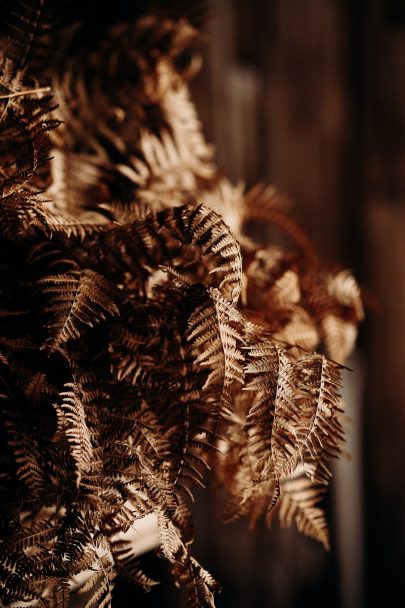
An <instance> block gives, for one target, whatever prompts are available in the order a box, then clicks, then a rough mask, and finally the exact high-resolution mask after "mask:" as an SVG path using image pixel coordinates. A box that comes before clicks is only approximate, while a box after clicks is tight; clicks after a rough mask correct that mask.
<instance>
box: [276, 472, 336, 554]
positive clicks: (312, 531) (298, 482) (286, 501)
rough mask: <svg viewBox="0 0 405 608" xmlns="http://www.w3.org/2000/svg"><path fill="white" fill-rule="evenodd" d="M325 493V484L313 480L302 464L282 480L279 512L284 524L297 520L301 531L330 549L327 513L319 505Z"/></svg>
mask: <svg viewBox="0 0 405 608" xmlns="http://www.w3.org/2000/svg"><path fill="white" fill-rule="evenodd" d="M324 493H325V488H324V486H319V485H317V484H314V483H313V482H311V480H310V479H308V474H307V471H306V470H305V468H304V467H301V466H300V467H298V468H297V469H296V470H295V471H294V473H293V474H291V475H288V476H285V477H283V478H282V480H281V497H280V512H279V514H280V520H281V522H282V524H283V525H285V526H290V525H291V524H292V522H295V524H296V525H297V528H298V530H299V531H300V532H302V533H303V534H306V535H307V536H311V537H312V538H314V539H315V540H318V541H320V542H321V543H322V544H323V546H324V547H325V549H329V533H328V526H327V523H326V518H325V513H324V512H323V511H322V509H320V508H319V506H317V505H318V503H319V501H320V500H321V498H322V496H323V494H324Z"/></svg>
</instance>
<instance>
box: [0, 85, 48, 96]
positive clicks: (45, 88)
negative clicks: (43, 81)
mask: <svg viewBox="0 0 405 608" xmlns="http://www.w3.org/2000/svg"><path fill="white" fill-rule="evenodd" d="M50 90H51V87H41V88H40V89H30V90H29V91H20V92H19V93H7V95H0V99H11V98H12V97H21V95H33V94H34V93H48V92H49V91H50Z"/></svg>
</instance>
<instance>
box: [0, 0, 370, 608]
mask: <svg viewBox="0 0 405 608" xmlns="http://www.w3.org/2000/svg"><path fill="white" fill-rule="evenodd" d="M55 5H56V2H55V1H52V0H50V1H48V0H36V1H35V2H27V1H26V0H13V1H12V2H11V1H6V2H3V3H2V5H1V12H2V15H1V17H2V19H1V27H0V41H1V48H2V53H1V56H0V131H1V140H0V159H1V168H0V170H1V173H0V197H1V198H0V252H1V257H0V270H1V283H0V291H1V298H2V301H1V309H0V368H1V388H0V393H1V394H0V398H1V400H0V405H1V407H0V420H1V423H0V429H1V430H0V432H1V439H2V441H1V452H0V495H1V507H0V526H1V530H2V539H1V542H0V578H1V581H0V597H1V601H2V602H3V605H7V606H37V607H40V606H42V607H51V606H58V607H59V606H68V604H69V581H70V580H71V579H72V577H74V576H76V575H77V574H78V573H80V572H83V571H89V576H88V577H87V581H86V582H85V583H84V585H83V586H82V587H81V589H79V590H78V591H77V593H79V594H82V597H83V605H85V606H86V608H92V607H96V606H99V607H105V606H110V605H111V598H112V589H113V584H114V578H115V576H116V575H117V573H118V574H119V575H122V576H126V577H129V578H130V579H131V580H133V581H135V582H136V583H139V584H141V585H143V586H144V587H145V588H149V587H150V586H151V585H153V584H154V581H153V580H150V579H149V578H148V576H147V575H146V574H145V573H144V572H143V571H142V568H141V565H140V563H139V560H138V558H137V556H136V555H134V551H133V548H132V547H131V543H130V542H129V541H128V542H126V541H123V540H122V538H121V539H120V536H119V535H120V534H122V533H125V532H127V531H128V530H130V528H131V526H133V525H134V523H135V522H136V521H138V520H139V519H141V518H143V517H144V516H145V515H147V514H150V513H154V514H155V516H156V518H157V526H158V533H159V540H160V550H159V551H160V554H161V555H162V556H163V557H164V558H165V559H166V560H168V562H169V563H170V568H171V571H172V573H173V576H174V577H175V578H176V579H177V581H179V582H180V584H182V585H185V586H186V587H187V588H188V589H189V605H190V606H196V607H197V606H214V599H213V592H214V590H215V588H216V583H215V581H214V580H213V578H212V577H211V576H210V575H209V574H208V573H207V572H206V570H204V569H203V568H202V566H200V564H199V563H198V562H197V561H196V560H195V559H194V558H193V557H192V555H191V552H190V545H191V543H192V539H193V530H192V522H191V518H190V514H189V509H188V500H189V498H190V495H192V492H193V487H194V486H195V484H199V485H201V484H203V483H204V479H205V472H206V470H207V469H208V468H212V469H213V472H214V474H215V475H216V476H217V477H218V478H219V479H220V480H221V482H222V483H223V485H224V487H225V488H226V490H227V492H228V495H229V501H228V506H227V509H226V517H227V519H232V518H235V517H239V516H241V515H243V516H247V517H248V518H250V520H251V522H254V521H255V520H256V519H257V518H258V517H259V516H260V515H261V514H263V513H265V514H266V517H268V518H270V516H273V513H275V512H277V511H278V513H279V515H280V517H281V519H282V521H283V522H285V523H290V522H291V521H295V522H296V524H297V526H298V528H299V529H300V530H302V532H304V533H306V534H309V535H311V536H313V537H314V538H316V539H318V540H320V541H321V542H322V543H323V544H324V545H325V546H328V534H327V528H326V523H325V519H324V515H323V512H322V510H321V509H320V508H319V506H318V502H319V499H320V497H321V495H322V493H323V489H324V488H325V485H326V484H327V482H328V480H329V477H330V472H329V468H328V462H329V460H330V458H331V457H334V456H336V455H337V454H338V453H339V450H340V447H339V446H340V443H341V440H342V426H341V408H340V399H339V377H340V366H339V364H338V363H335V362H334V361H339V362H341V361H343V359H344V357H345V356H346V354H347V353H348V352H349V351H350V349H351V348H352V346H353V342H354V339H355V335H356V326H357V323H358V321H359V320H360V319H361V317H362V304H361V298H360V293H359V289H358V287H357V285H356V283H355V281H354V279H353V278H352V276H351V275H350V273H349V272H348V271H343V270H340V271H338V272H332V271H326V270H323V269H322V267H321V266H320V265H319V263H318V259H317V257H316V254H315V253H314V251H313V248H312V246H311V244H310V243H309V241H308V239H307V238H306V236H305V235H304V234H303V233H302V231H301V230H300V229H299V228H298V227H297V226H296V224H295V223H294V222H293V221H292V220H291V219H290V218H289V217H288V216H287V215H286V214H285V213H284V211H283V209H282V205H281V204H280V201H281V199H280V197H279V196H278V195H277V194H276V192H275V191H274V190H273V189H272V188H266V187H261V186H258V187H256V188H255V189H253V190H252V191H250V192H248V193H244V192H243V191H242V189H241V188H240V187H234V186H232V185H231V184H230V183H229V182H228V180H227V179H226V178H225V177H223V176H222V175H221V173H220V172H219V171H218V169H217V168H216V166H215V164H214V162H213V152H212V149H211V148H210V147H209V146H208V145H207V144H206V143H205V141H204V138H203V136H202V132H201V128H200V123H199V121H198V118H197V116H196V112H195V109H194V106H193V104H192V102H191V101H190V97H189V91H188V87H187V81H188V79H189V77H190V76H191V75H192V73H193V72H194V71H195V66H196V63H197V62H196V61H195V60H194V59H193V52H192V49H193V46H194V43H195V40H196V37H197V32H196V30H195V29H194V28H193V27H192V26H191V25H190V24H189V23H188V22H187V21H186V20H185V19H175V20H174V19H169V18H168V17H164V16H162V15H160V16H158V15H152V14H149V15H143V16H141V17H139V19H137V20H136V21H135V22H134V23H131V24H130V25H129V24H128V23H125V24H118V25H115V26H113V27H111V28H109V29H106V28H105V29H104V30H103V35H102V36H99V37H98V38H97V40H96V41H94V40H88V39H87V38H86V36H84V35H83V28H82V27H81V25H80V23H79V24H77V25H76V26H74V27H72V26H71V25H69V26H67V25H66V24H65V25H63V20H62V21H61V25H57V22H56V18H55V15H54V12H53V9H54V7H55ZM56 41H58V45H59V46H58V49H57V50H55V43H56ZM50 157H51V158H50ZM258 220H259V221H260V222H261V224H262V225H263V224H268V225H269V226H273V227H274V226H275V227H277V230H278V231H279V233H281V234H283V235H284V240H283V241H282V242H283V243H284V244H283V246H281V245H275V244H270V245H266V246H265V245H263V244H258V243H256V242H255V241H254V240H253V239H252V238H251V237H250V236H248V233H247V228H248V227H249V226H250V225H251V224H252V222H253V223H254V222H255V221H258ZM315 349H318V350H319V353H318V352H314V351H315ZM322 352H323V353H325V354H320V353H322Z"/></svg>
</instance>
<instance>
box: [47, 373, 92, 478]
mask: <svg viewBox="0 0 405 608" xmlns="http://www.w3.org/2000/svg"><path fill="white" fill-rule="evenodd" d="M65 389H66V390H65V391H64V392H62V393H61V394H60V396H61V397H62V398H63V401H62V403H61V404H60V405H59V404H55V406H54V407H55V409H56V413H57V416H58V422H59V427H60V428H59V432H63V434H64V435H65V436H66V438H67V441H68V443H69V446H70V451H71V455H72V458H73V462H74V464H75V472H76V485H77V486H79V485H80V481H81V478H82V474H83V473H84V474H85V473H87V472H89V470H90V468H91V464H92V462H93V459H94V454H93V446H92V443H91V437H90V433H89V429H88V427H87V424H86V414H85V411H84V407H83V403H82V400H81V399H80V395H79V391H78V387H77V386H76V385H75V384H67V385H66V386H65Z"/></svg>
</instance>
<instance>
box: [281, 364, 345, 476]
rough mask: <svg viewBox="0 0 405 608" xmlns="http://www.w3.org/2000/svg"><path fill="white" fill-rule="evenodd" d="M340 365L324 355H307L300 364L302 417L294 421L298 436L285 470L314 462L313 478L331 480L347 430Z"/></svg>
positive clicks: (298, 398) (297, 395)
mask: <svg viewBox="0 0 405 608" xmlns="http://www.w3.org/2000/svg"><path fill="white" fill-rule="evenodd" d="M339 387H340V368H339V366H338V365H337V364H336V363H333V362H332V361H329V360H328V359H326V358H325V357H323V356H322V355H318V354H314V355H305V356H303V357H301V358H300V359H299V360H298V361H297V363H296V387H295V388H296V392H295V397H294V398H295V403H296V407H297V408H298V410H299V417H298V418H297V420H296V421H294V423H293V428H292V435H293V437H294V440H293V446H292V448H290V454H289V456H288V458H287V460H286V461H285V464H284V466H283V472H284V473H286V474H288V473H291V472H293V471H294V469H295V468H296V466H297V465H298V464H299V463H300V462H307V463H311V464H312V463H314V464H315V470H314V471H313V473H311V475H312V478H313V479H316V480H318V481H320V482H327V481H328V479H329V477H330V471H329V468H328V466H327V463H328V461H329V460H330V458H331V457H336V456H337V455H338V454H339V453H340V445H341V442H342V439H343V429H342V426H341V422H340V419H339V415H340V412H341V404H340V395H339V393H338V391H339Z"/></svg>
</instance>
